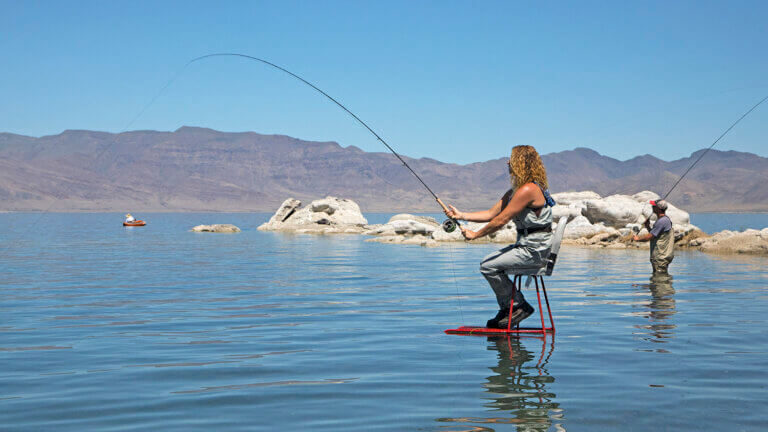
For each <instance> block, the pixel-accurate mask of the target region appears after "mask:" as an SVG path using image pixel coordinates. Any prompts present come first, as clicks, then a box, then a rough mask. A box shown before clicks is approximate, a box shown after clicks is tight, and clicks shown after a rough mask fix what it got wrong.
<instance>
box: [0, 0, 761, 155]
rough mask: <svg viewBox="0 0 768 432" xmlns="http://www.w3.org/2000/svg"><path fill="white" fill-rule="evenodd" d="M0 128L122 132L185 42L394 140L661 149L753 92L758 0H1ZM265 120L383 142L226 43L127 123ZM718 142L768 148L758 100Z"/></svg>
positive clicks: (681, 143) (712, 132) (686, 139)
mask: <svg viewBox="0 0 768 432" xmlns="http://www.w3.org/2000/svg"><path fill="white" fill-rule="evenodd" d="M0 10H2V14H1V15H0V27H1V28H2V36H0V52H1V53H2V57H3V61H2V67H0V131H4V132H13V133H19V134H24V135H32V136H41V135H49V134H57V133H60V132H61V131H62V130H65V129H94V130H105V131H112V132H118V131H121V130H123V128H125V127H126V125H127V124H128V123H129V122H130V121H131V120H132V119H133V118H134V117H135V116H136V115H137V113H138V112H139V111H141V109H142V108H143V107H144V106H145V105H146V104H147V103H148V102H149V101H150V100H151V99H152V97H153V96H154V95H155V94H156V93H157V92H158V90H159V89H160V88H161V87H162V86H163V85H164V84H165V83H166V82H167V81H168V80H169V79H170V78H171V77H172V76H174V74H175V73H176V71H178V70H179V69H180V68H181V67H182V66H183V65H184V64H185V63H186V62H187V61H188V60H189V59H191V58H193V57H197V56H200V55H204V54H207V53H212V52H240V53H244V54H249V55H254V56H257V57H262V58H265V59H268V60H270V61H273V62H275V63H277V64H279V65H282V66H284V67H286V68H287V69H289V70H292V71H293V72H295V73H297V74H299V75H302V76H304V77H305V78H307V79H308V80H309V81H310V82H313V83H315V84H316V85H318V86H319V87H320V88H322V89H324V90H326V91H327V92H328V93H329V94H331V95H332V96H334V97H336V98H337V99H338V100H340V101H341V102H342V103H344V104H346V105H347V106H348V107H349V108H350V109H351V110H352V111H353V112H355V113H356V114H358V115H359V116H360V117H361V118H362V119H363V120H365V121H366V122H368V123H369V124H370V125H371V126H372V127H373V129H374V130H376V131H377V132H379V134H380V135H382V136H383V137H384V138H385V139H386V140H387V141H388V142H389V143H390V144H391V145H392V146H393V147H394V148H395V149H396V150H398V151H399V152H400V153H402V154H405V155H408V156H413V157H422V156H426V157H432V158H435V159H439V160H443V161H448V162H457V163H468V162H475V161H481V160H488V159H492V158H497V157H502V156H505V155H507V154H508V152H509V149H510V147H511V146H513V145H517V144H531V145H534V146H536V147H537V148H538V149H539V151H540V152H541V153H549V152H554V151H561V150H568V149H573V148H575V147H590V148H593V149H595V150H597V151H599V152H601V153H603V154H606V155H609V156H612V157H616V158H619V159H626V158H629V157H632V156H635V155H639V154H645V153H650V154H653V155H655V156H658V157H660V158H662V159H666V160H670V159H676V158H680V157H684V156H687V155H689V154H690V153H691V152H692V151H694V150H697V149H700V148H703V147H706V146H708V145H709V144H711V143H712V141H713V140H714V139H715V138H716V137H717V136H718V135H719V134H720V133H721V132H722V131H723V130H724V129H725V128H727V127H728V125H730V124H731V123H732V122H733V121H734V120H736V119H737V118H738V117H739V116H740V115H741V114H742V113H743V112H744V111H746V110H747V109H748V108H749V107H750V106H751V105H753V104H754V103H756V102H757V101H758V100H760V99H761V98H762V97H764V96H766V95H768V2H765V1H737V2H728V1H720V2H710V1H691V2H684V1H659V2H609V1H601V2H588V1H579V2H509V1H505V2H490V1H483V2H466V1H462V2H454V1H429V2H425V1H415V2H414V1H404V2H399V1H386V2H364V1H356V2H335V1H305V2H291V1H274V2H244V1H243V2H234V1H227V2H194V1H183V2H140V1H130V2H116V1H107V2H105V1H94V2H88V1H69V2H65V1H48V2H32V1H6V0H0ZM182 125H193V126H204V127H210V128H214V129H218V130H224V131H256V132H260V133H277V134H286V135H291V136H295V137H298V138H302V139H308V140H323V141H326V140H327V141H331V140H332V141H337V142H339V143H340V144H342V145H344V146H347V145H356V146H358V147H360V148H362V149H364V150H367V151H386V149H384V148H383V146H382V145H381V144H380V143H378V142H377V141H376V140H375V139H374V138H373V137H372V136H371V135H370V134H368V132H367V131H366V130H364V129H363V128H362V127H361V126H360V125H358V124H357V123H355V122H354V121H353V120H352V119H351V118H350V117H348V116H347V114H346V113H344V112H343V111H341V110H340V109H339V108H337V107H336V106H334V105H333V104H331V103H330V102H329V101H327V100H326V99H324V98H323V97H322V96H320V95H319V94H317V93H315V92H314V91H313V90H311V89H309V88H308V87H306V86H303V85H302V84H300V83H299V82H297V81H295V80H293V79H292V78H290V77H288V76H286V75H283V74H281V73H279V72H277V71H275V70H273V69H270V68H267V67H266V66H263V65H260V64H257V63H255V62H248V61H245V60H240V59H233V58H219V59H212V60H208V61H205V62H200V63H196V64H193V65H191V66H190V67H189V68H187V69H185V70H184V72H183V74H182V75H180V76H179V78H178V79H177V80H176V81H174V82H173V84H172V85H171V86H170V87H169V88H168V89H167V90H166V91H165V92H164V93H163V94H162V95H161V97H160V98H158V99H157V101H156V102H155V103H154V104H153V105H152V106H151V107H150V108H149V109H148V110H147V111H146V112H145V113H144V114H143V115H142V116H141V117H140V118H139V119H138V120H137V121H136V122H135V123H134V124H133V125H132V126H131V127H130V129H156V130H175V129H176V128H178V127H180V126H182ZM717 148H718V149H723V150H726V149H734V150H740V151H750V152H754V153H757V154H760V155H762V156H768V103H766V104H764V105H763V106H761V107H760V108H758V110H756V111H755V112H754V113H753V114H752V115H751V116H750V117H748V118H747V119H745V120H744V121H743V122H742V123H741V124H740V125H739V126H738V128H737V129H734V131H733V132H732V133H731V134H729V135H728V136H727V137H726V138H725V140H724V141H723V142H721V144H718V147H717Z"/></svg>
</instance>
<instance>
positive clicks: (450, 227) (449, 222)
mask: <svg viewBox="0 0 768 432" xmlns="http://www.w3.org/2000/svg"><path fill="white" fill-rule="evenodd" d="M212 57H241V58H244V59H248V60H253V61H257V62H260V63H262V64H265V65H267V66H271V67H273V68H275V69H277V70H279V71H281V72H284V73H286V74H288V75H290V76H292V77H294V78H296V79H297V80H299V81H301V82H303V83H304V84H306V85H308V86H310V87H312V88H313V89H315V90H316V91H317V92H319V93H320V94H322V95H323V96H325V97H326V98H328V99H329V100H330V101H331V102H333V103H335V104H336V105H338V106H339V108H341V109H343V110H344V111H345V112H346V113H347V114H349V115H350V116H352V118H354V119H355V120H357V122H358V123H360V124H361V125H363V126H364V127H365V128H366V129H368V132H370V133H372V134H373V136H375V137H376V139H377V140H379V141H381V143H382V144H384V146H385V147H387V149H388V150H389V151H391V152H392V154H393V155H395V157H397V159H398V160H400V162H402V164H403V165H404V166H405V167H406V168H408V171H410V172H411V174H413V175H414V177H416V179H417V180H419V182H420V183H421V184H422V185H423V186H424V187H425V188H426V189H427V191H429V193H430V194H431V195H432V196H433V197H434V198H435V200H436V201H437V203H438V204H440V207H442V208H443V211H445V212H446V213H447V212H448V211H449V210H448V207H447V206H446V205H445V204H443V201H442V200H441V199H440V198H438V196H437V194H435V193H434V192H433V191H432V189H430V187H429V186H427V184H426V183H425V182H424V180H422V178H421V177H420V176H419V175H418V174H416V171H414V170H413V168H411V167H410V165H408V163H406V162H405V160H404V159H403V158H402V157H401V156H400V155H399V154H398V153H397V152H396V151H395V149H393V148H392V147H391V146H390V145H389V144H387V142H386V141H384V138H382V137H380V136H379V134H377V133H376V132H375V131H374V130H373V129H371V127H370V126H368V124H366V123H365V122H364V121H362V120H361V119H360V117H358V116H357V115H355V113H353V112H352V111H350V110H349V109H348V108H347V107H345V106H344V105H343V104H342V103H341V102H339V101H337V100H336V99H334V98H333V97H332V96H331V95H329V94H328V93H326V92H324V91H323V90H321V89H320V88H319V87H317V86H316V85H314V84H312V83H311V82H309V81H307V80H305V79H304V78H302V77H300V76H298V75H296V74H295V73H293V72H291V71H289V70H288V69H286V68H284V67H282V66H278V65H276V64H274V63H272V62H269V61H267V60H264V59H261V58H258V57H254V56H250V55H246V54H240V53H213V54H206V55H204V56H200V57H196V58H193V59H192V60H190V61H189V62H187V64H186V65H185V66H184V67H185V68H186V67H187V66H189V65H190V64H192V63H194V62H197V61H200V60H204V59H208V58H212ZM457 226H458V221H457V220H456V219H453V218H449V219H446V220H445V221H443V224H442V227H443V230H444V231H445V232H449V233H450V232H453V231H454V230H455V229H456V227H457Z"/></svg>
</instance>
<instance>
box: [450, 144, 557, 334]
mask: <svg viewBox="0 0 768 432" xmlns="http://www.w3.org/2000/svg"><path fill="white" fill-rule="evenodd" d="M509 176H510V180H511V182H512V189H510V190H508V191H507V192H506V193H505V194H504V196H502V197H501V199H500V200H499V201H498V202H497V203H496V204H495V205H494V206H493V207H491V208H490V209H488V210H485V211H479V212H471V213H463V212H460V211H458V210H457V209H456V207H454V206H450V209H449V210H446V211H445V214H446V215H447V216H448V217H449V218H452V219H455V220H466V221H471V222H488V224H487V225H485V226H484V227H483V228H481V229H480V230H479V231H477V232H475V231H471V230H468V229H466V228H463V227H462V229H461V233H462V234H463V235H464V237H465V238H466V239H467V240H473V239H476V238H479V237H483V236H485V235H488V234H491V233H493V232H495V231H497V230H499V229H500V228H502V227H504V226H505V225H506V224H507V223H509V221H510V220H512V219H513V218H514V221H515V225H516V226H517V243H515V244H514V245H511V246H507V247H505V248H503V249H501V250H499V251H496V252H494V253H492V254H490V255H488V256H487V257H485V259H483V262H482V263H481V264H480V272H481V273H482V274H483V276H484V277H485V279H486V280H487V281H488V283H489V284H490V285H491V288H492V289H493V291H494V292H495V293H496V301H497V302H498V304H499V312H498V313H497V314H496V316H495V317H493V318H491V319H490V320H488V323H487V325H486V327H490V328H507V325H508V324H509V322H510V321H511V325H512V326H515V325H517V324H519V323H520V321H522V320H524V319H525V318H528V316H530V315H531V314H532V313H533V306H531V305H530V304H528V302H527V301H525V298H523V294H522V293H521V292H520V290H519V289H518V287H515V284H514V283H513V282H512V281H511V280H510V279H509V277H507V273H511V274H514V273H515V270H523V269H531V268H533V269H538V268H541V267H542V266H543V265H544V264H545V261H546V259H547V257H548V256H549V252H550V249H551V247H552V209H551V207H552V206H553V205H554V204H555V203H554V201H553V200H552V198H551V197H549V192H548V191H547V190H546V189H547V187H548V186H547V172H546V170H545V169H544V164H543V163H542V162H541V157H539V154H538V153H537V152H536V149H534V148H533V147H531V146H527V145H521V146H515V147H514V148H512V155H511V157H510V158H509ZM513 297H514V300H515V302H514V310H512V311H510V310H509V306H510V301H511V300H512V298H513Z"/></svg>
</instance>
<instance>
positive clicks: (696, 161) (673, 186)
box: [661, 96, 768, 200]
mask: <svg viewBox="0 0 768 432" xmlns="http://www.w3.org/2000/svg"><path fill="white" fill-rule="evenodd" d="M766 99H768V96H766V97H764V98H762V99H761V100H760V102H758V103H756V104H755V105H754V106H753V107H752V108H750V109H749V110H747V112H745V113H744V114H743V115H742V116H741V117H739V119H738V120H736V121H735V122H733V124H732V125H731V126H730V127H729V128H728V129H726V130H725V132H723V133H722V134H720V136H719V137H717V139H716V140H715V142H713V143H712V144H711V145H710V146H709V147H708V148H707V149H706V150H704V153H702V154H701V155H699V157H698V158H697V159H696V160H695V161H694V162H693V163H692V164H691V166H689V167H688V169H687V170H685V172H684V173H683V175H681V176H680V178H679V179H677V181H676V182H675V184H673V185H672V187H671V188H669V190H668V191H667V193H666V194H664V197H663V198H661V199H663V200H665V199H667V197H668V196H669V194H671V193H672V191H673V190H674V189H675V187H676V186H677V185H678V184H679V183H680V181H681V180H682V179H683V177H685V175H686V174H688V172H689V171H691V169H693V167H694V166H695V165H696V164H697V163H699V161H700V160H701V158H703V157H704V155H705V154H707V152H709V151H710V150H712V147H714V146H715V144H717V142H718V141H720V140H721V139H722V138H723V137H724V136H725V135H726V134H727V133H728V132H730V131H731V129H733V128H734V127H736V125H737V124H739V122H740V121H741V120H742V119H743V118H744V117H746V116H747V115H749V113H751V112H752V111H754V110H755V108H757V107H758V106H760V104H762V103H763V102H765V101H766Z"/></svg>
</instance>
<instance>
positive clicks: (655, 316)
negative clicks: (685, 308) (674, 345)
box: [635, 275, 677, 343]
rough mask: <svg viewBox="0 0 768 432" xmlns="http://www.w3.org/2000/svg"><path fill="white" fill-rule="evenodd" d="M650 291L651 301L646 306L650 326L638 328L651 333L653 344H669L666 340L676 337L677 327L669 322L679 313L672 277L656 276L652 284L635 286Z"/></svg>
mask: <svg viewBox="0 0 768 432" xmlns="http://www.w3.org/2000/svg"><path fill="white" fill-rule="evenodd" d="M635 286H636V287H639V288H644V289H647V290H648V291H650V293H651V301H650V302H649V303H648V304H647V305H646V307H647V308H648V313H647V317H648V320H649V321H650V323H649V324H646V325H639V326H636V327H637V328H643V329H648V330H650V332H651V336H652V337H651V341H652V342H660V343H664V342H667V341H666V339H671V338H673V337H674V330H675V328H676V325H675V324H673V323H672V322H669V321H668V320H669V319H670V318H672V316H673V315H675V313H677V311H676V310H675V288H674V287H673V286H672V276H669V275H654V276H651V279H650V283H648V284H640V285H635Z"/></svg>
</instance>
